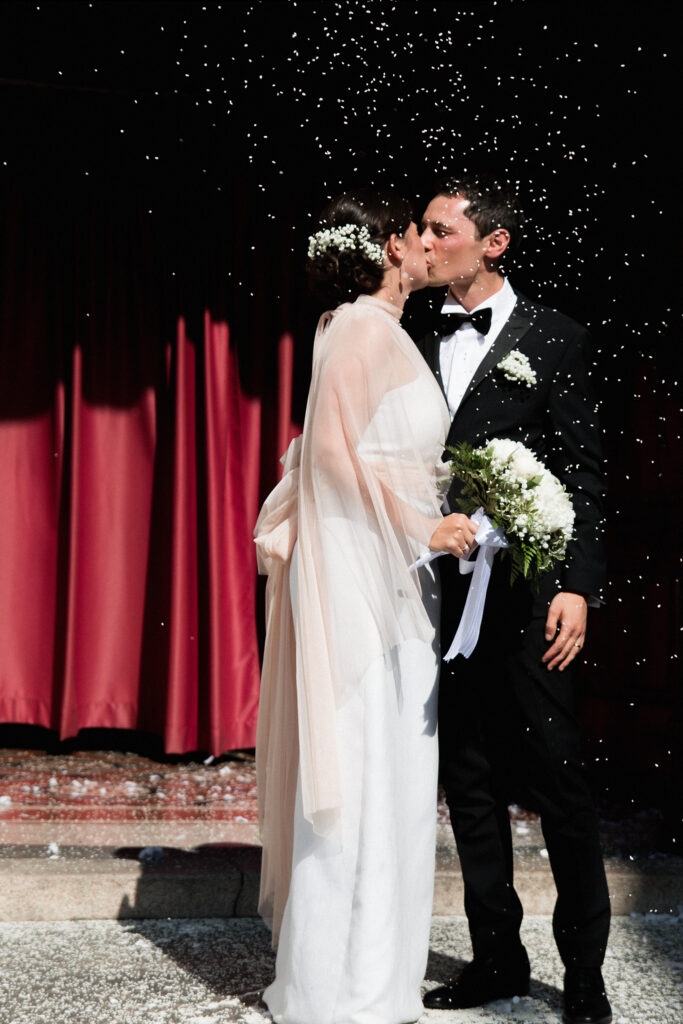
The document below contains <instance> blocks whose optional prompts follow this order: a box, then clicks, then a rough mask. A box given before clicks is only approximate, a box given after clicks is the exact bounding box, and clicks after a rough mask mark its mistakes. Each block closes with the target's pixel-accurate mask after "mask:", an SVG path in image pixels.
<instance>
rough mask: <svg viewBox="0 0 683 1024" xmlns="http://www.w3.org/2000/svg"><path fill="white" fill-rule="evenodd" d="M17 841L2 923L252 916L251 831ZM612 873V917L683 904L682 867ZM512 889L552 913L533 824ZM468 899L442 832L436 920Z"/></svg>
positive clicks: (181, 829)
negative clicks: (463, 897) (465, 896)
mask: <svg viewBox="0 0 683 1024" xmlns="http://www.w3.org/2000/svg"><path fill="white" fill-rule="evenodd" d="M513 832H514V830H513ZM12 833H13V834H12V841H11V842H7V841H6V840H7V838H8V836H7V835H5V836H3V839H4V840H5V842H4V843H3V844H2V845H0V921H56V920H60V921H65V920H67V921H68V920H80V919H90V920H98V919H99V920H103V919H104V920H114V919H122V918H157V919H163V918H206V917H251V916H254V915H255V914H256V910H257V901H258V884H259V869H260V848H259V846H258V836H257V830H256V827H255V825H254V824H253V823H244V824H239V823H235V822H231V823H223V824H222V825H221V826H220V828H217V827H216V825H215V824H214V825H213V826H211V827H210V828H207V826H206V825H205V824H203V823H196V822H194V823H186V822H180V823H178V822H176V823H174V822H169V821H165V822H144V823H127V824H126V825H125V826H123V825H121V824H118V825H117V824H114V823H111V822H107V823H93V822H88V823H85V822H76V823H73V822H72V823H62V824H60V825H59V826H56V825H55V824H45V823H41V824H39V823H35V822H28V823H16V825H15V827H14V829H13V830H12ZM218 833H220V840H219V838H218ZM606 870H607V878H608V884H609V888H610V894H611V898H612V909H613V913H614V914H618V915H623V914H631V913H672V912H675V911H676V908H677V907H678V906H679V905H681V904H683V861H682V859H681V858H678V857H670V856H662V855H655V856H649V857H637V858H634V859H629V858H628V857H626V858H624V857H608V858H607V859H606ZM515 887H516V889H517V891H518V893H519V896H520V898H521V900H522V903H523V905H524V908H525V911H526V912H527V913H529V914H541V915H543V914H551V913H552V910H553V905H554V902H555V888H554V884H553V878H552V873H551V871H550V866H549V863H548V859H547V854H546V851H545V850H544V848H543V846H542V837H541V835H540V829H539V828H538V825H537V823H535V822H530V823H527V824H525V825H524V826H523V827H522V828H521V831H520V833H519V834H516V835H515ZM462 892H463V890H462V876H461V874H460V868H459V862H458V857H457V854H456V851H455V846H454V844H453V838H452V834H451V832H450V829H449V828H448V827H447V826H443V825H440V826H439V828H438V840H437V854H436V882H435V893H434V914H436V915H448V914H457V915H460V914H463V912H464V911H463V905H462Z"/></svg>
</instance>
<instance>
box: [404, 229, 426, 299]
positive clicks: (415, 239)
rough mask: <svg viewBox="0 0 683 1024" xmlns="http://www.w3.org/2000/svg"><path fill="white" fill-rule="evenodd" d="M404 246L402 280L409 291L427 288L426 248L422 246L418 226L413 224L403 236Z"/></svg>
mask: <svg viewBox="0 0 683 1024" xmlns="http://www.w3.org/2000/svg"><path fill="white" fill-rule="evenodd" d="M403 244H404V249H403V263H402V264H401V278H402V280H403V282H404V284H405V286H406V290H407V291H409V292H416V291H419V289H420V288H426V287H427V282H428V280H429V271H428V267H427V257H426V253H425V247H424V245H423V244H422V239H421V238H420V233H419V231H418V229H417V224H414V223H412V222H411V224H410V227H409V228H408V230H407V231H406V233H405V235H404V236H403Z"/></svg>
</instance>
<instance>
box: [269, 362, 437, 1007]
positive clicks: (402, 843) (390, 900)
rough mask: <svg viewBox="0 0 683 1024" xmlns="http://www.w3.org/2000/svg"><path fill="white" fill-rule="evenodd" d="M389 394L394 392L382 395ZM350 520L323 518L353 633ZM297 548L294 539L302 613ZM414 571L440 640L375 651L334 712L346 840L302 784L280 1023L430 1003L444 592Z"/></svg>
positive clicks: (275, 992) (423, 419)
mask: <svg viewBox="0 0 683 1024" xmlns="http://www.w3.org/2000/svg"><path fill="white" fill-rule="evenodd" d="M406 387H407V388H410V389H411V390H412V392H413V395H411V405H413V407H414V411H415V415H414V418H413V420H412V424H411V428H412V429H411V437H412V436H414V435H415V433H416V423H419V426H420V432H422V431H423V432H424V440H425V444H426V446H428V447H429V446H433V443H434V436H435V435H436V437H437V438H439V437H440V432H441V430H442V421H441V417H440V415H439V410H438V408H436V409H435V406H434V402H433V398H434V396H433V392H432V390H431V388H427V387H425V386H424V381H423V378H418V380H416V381H415V382H414V383H412V384H409V385H407V386H406ZM401 397H402V399H403V400H404V401H406V397H407V396H406V395H405V394H404V395H403V396H401ZM392 400H393V393H392V392H389V393H388V394H387V396H386V397H385V399H384V402H385V403H390V402H391V401H392ZM382 411H383V410H382V406H380V409H379V410H378V413H377V415H378V416H381V415H382ZM389 445H391V446H392V447H393V448H394V450H395V452H396V455H397V457H400V455H401V451H400V447H401V438H400V437H399V438H397V437H395V436H394V437H390V438H387V439H386V446H385V451H386V447H388V446H389ZM365 454H366V457H367V458H371V453H369V452H366V453H365ZM344 525H345V524H344V522H343V521H341V520H340V521H338V522H337V523H334V524H332V525H331V526H329V533H330V538H329V540H330V546H331V547H332V546H333V545H334V550H335V551H336V554H337V555H338V565H337V570H338V573H337V579H338V587H339V592H338V601H337V603H338V605H339V606H340V607H341V606H342V605H344V606H346V607H347V608H348V609H349V610H350V612H351V617H352V618H353V619H356V620H357V621H356V622H355V623H350V628H349V642H350V643H352V642H353V631H354V627H360V628H365V629H368V628H371V625H372V624H371V622H368V621H365V622H363V621H362V616H361V614H360V610H361V609H363V607H364V597H363V590H362V586H361V587H360V588H358V586H357V584H358V582H359V581H357V580H355V579H354V578H353V577H351V576H350V575H349V573H348V570H347V566H346V560H345V543H344V541H345V537H344ZM334 534H336V536H333V535H334ZM296 558H297V552H296V549H295V553H294V556H293V564H292V570H291V572H290V588H291V592H292V593H291V596H292V607H293V611H294V615H295V616H296ZM420 573H421V577H422V579H421V582H422V595H423V601H424V604H425V607H426V609H427V612H428V614H429V618H430V621H431V622H432V625H433V627H434V639H433V642H432V643H431V644H429V643H425V642H424V641H422V640H418V639H413V640H408V641H406V642H405V643H404V644H403V645H401V646H400V647H397V648H395V649H394V651H393V652H392V654H391V655H390V656H388V657H385V658H383V659H379V660H378V661H377V662H376V663H375V664H373V665H372V666H371V667H370V668H369V669H368V671H367V673H366V675H365V677H364V679H363V681H362V684H361V687H360V689H359V690H358V691H357V692H355V693H354V694H353V695H352V696H351V698H350V699H349V700H348V701H347V702H346V704H345V705H344V706H343V707H342V708H340V710H339V712H338V716H337V737H338V749H339V750H340V751H341V770H342V786H343V790H344V811H343V817H342V835H343V841H342V844H341V848H339V846H336V848H331V845H332V844H330V841H329V840H327V839H325V838H322V837H320V836H318V835H316V834H315V833H314V831H313V828H312V826H311V824H310V822H308V821H306V820H305V818H304V817H303V813H302V807H301V788H300V786H299V787H297V802H296V811H295V826H294V854H293V867H292V879H291V886H290V891H289V899H288V901H287V906H286V909H285V914H284V918H283V922H282V929H281V932H280V942H279V947H278V954H277V966H276V978H275V981H274V982H273V984H272V985H271V986H270V987H269V988H268V989H266V992H265V995H264V999H265V1001H266V1003H267V1004H268V1007H269V1009H270V1011H271V1013H272V1015H273V1019H274V1020H275V1021H276V1022H277V1024H403V1022H409V1021H416V1020H417V1019H418V1018H419V1017H420V1015H421V1014H422V1000H421V997H420V984H421V982H422V980H423V978H424V973H425V968H426V963H427V952H428V947H429V927H430V921H431V913H432V897H433V888H434V856H435V833H436V785H437V768H438V746H437V732H436V716H437V685H438V683H437V681H438V635H437V633H438V612H439V595H438V591H437V584H436V582H435V580H434V576H433V573H432V569H431V566H427V567H425V568H424V569H422V570H420ZM360 582H361V584H362V581H360Z"/></svg>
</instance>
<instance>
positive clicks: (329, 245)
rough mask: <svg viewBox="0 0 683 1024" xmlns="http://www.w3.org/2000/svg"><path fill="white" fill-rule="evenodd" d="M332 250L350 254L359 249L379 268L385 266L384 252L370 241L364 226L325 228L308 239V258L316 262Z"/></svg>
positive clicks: (352, 225)
mask: <svg viewBox="0 0 683 1024" xmlns="http://www.w3.org/2000/svg"><path fill="white" fill-rule="evenodd" d="M329 249H332V250H334V251H336V252H350V251H351V250H352V249H357V250H359V251H360V252H362V253H364V254H365V255H366V256H367V257H368V259H370V260H372V262H373V263H376V264H377V265H378V266H380V267H381V266H384V250H383V249H382V246H381V245H378V244H377V242H372V241H371V240H370V232H369V231H368V229H367V228H366V227H365V225H363V226H362V227H359V226H358V225H357V224H342V225H340V226H339V227H335V228H323V229H322V230H321V231H316V233H315V234H314V235H310V237H309V239H308V258H309V260H315V259H317V258H318V257H320V256H324V254H325V253H326V252H327V251H328V250H329Z"/></svg>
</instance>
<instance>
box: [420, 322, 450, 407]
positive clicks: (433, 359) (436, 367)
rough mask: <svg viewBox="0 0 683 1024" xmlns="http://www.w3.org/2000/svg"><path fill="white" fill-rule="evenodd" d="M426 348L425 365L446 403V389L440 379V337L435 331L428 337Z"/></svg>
mask: <svg viewBox="0 0 683 1024" xmlns="http://www.w3.org/2000/svg"><path fill="white" fill-rule="evenodd" d="M425 348H426V356H427V360H426V361H427V363H428V364H429V369H430V370H431V371H432V373H433V374H434V376H435V377H436V379H437V382H438V385H439V387H440V388H441V393H442V394H443V396H444V398H445V399H446V402H448V396H447V395H446V389H445V387H444V386H443V379H442V377H441V335H440V334H439V333H438V332H437V331H433V332H432V334H431V336H430V337H429V339H428V341H427V344H426V346H425Z"/></svg>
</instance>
